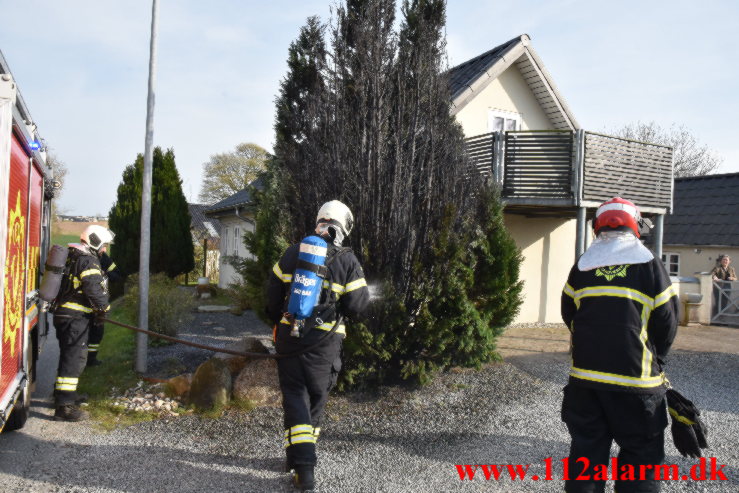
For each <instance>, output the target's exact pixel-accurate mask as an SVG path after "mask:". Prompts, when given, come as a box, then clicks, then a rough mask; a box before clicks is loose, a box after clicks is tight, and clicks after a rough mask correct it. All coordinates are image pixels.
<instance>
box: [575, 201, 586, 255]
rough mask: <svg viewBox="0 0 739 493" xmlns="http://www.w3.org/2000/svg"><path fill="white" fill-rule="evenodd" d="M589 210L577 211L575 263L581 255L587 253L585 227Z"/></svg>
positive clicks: (581, 209)
mask: <svg viewBox="0 0 739 493" xmlns="http://www.w3.org/2000/svg"><path fill="white" fill-rule="evenodd" d="M586 213H587V208H585V207H580V208H579V209H577V226H576V228H577V229H576V233H575V234H576V236H575V262H577V259H579V258H580V255H582V254H583V253H585V226H586V224H587V218H586V217H587V216H586Z"/></svg>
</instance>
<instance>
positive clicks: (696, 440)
mask: <svg viewBox="0 0 739 493" xmlns="http://www.w3.org/2000/svg"><path fill="white" fill-rule="evenodd" d="M666 397H667V408H668V410H669V412H670V416H672V441H673V442H674V443H675V448H677V451H678V452H680V455H682V456H683V457H692V458H694V459H697V458H698V457H701V456H702V455H703V453H702V452H701V449H702V448H707V447H708V442H707V440H706V439H707V438H708V428H707V427H706V425H705V423H703V421H701V419H700V414H701V413H700V411H699V410H698V408H697V407H695V405H694V404H693V403H692V402H691V401H690V400H689V399H686V398H685V397H684V396H683V395H681V394H680V393H679V392H678V391H676V390H675V389H668V390H667V395H666Z"/></svg>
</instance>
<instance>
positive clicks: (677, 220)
mask: <svg viewBox="0 0 739 493" xmlns="http://www.w3.org/2000/svg"><path fill="white" fill-rule="evenodd" d="M673 205H674V209H673V212H672V214H669V215H667V216H665V224H664V239H663V244H664V245H702V246H709V245H716V246H739V173H728V174H722V175H705V176H695V177H690V178H677V179H676V180H675V192H674V198H673Z"/></svg>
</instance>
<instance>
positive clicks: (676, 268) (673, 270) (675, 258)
mask: <svg viewBox="0 0 739 493" xmlns="http://www.w3.org/2000/svg"><path fill="white" fill-rule="evenodd" d="M662 263H663V264H665V269H667V273H668V274H670V275H671V276H677V275H679V274H678V273H679V272H680V254H679V253H671V252H665V253H663V254H662Z"/></svg>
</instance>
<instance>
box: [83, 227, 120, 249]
mask: <svg viewBox="0 0 739 493" xmlns="http://www.w3.org/2000/svg"><path fill="white" fill-rule="evenodd" d="M114 237H115V234H113V232H112V231H111V230H109V229H108V228H105V227H103V226H100V225H98V224H91V225H89V226H88V227H86V228H85V230H84V231H83V232H82V234H81V235H80V240H82V242H83V243H85V244H86V245H88V246H89V247H90V248H92V249H93V250H95V251H98V250H100V247H102V246H103V245H105V244H108V243H112V242H113V238H114Z"/></svg>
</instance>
